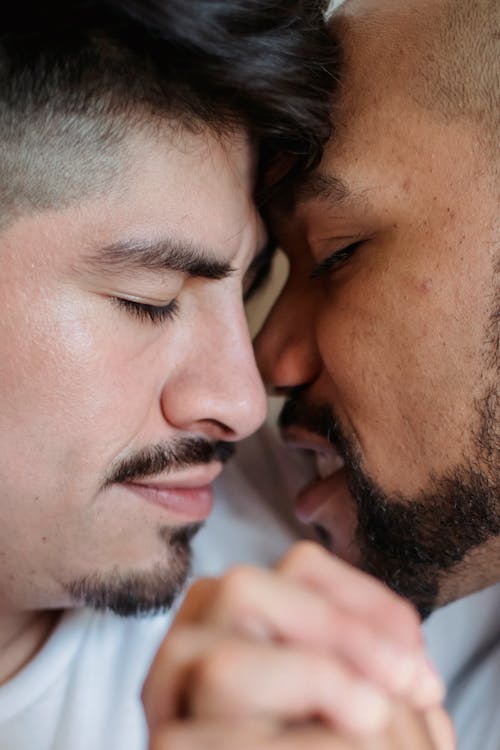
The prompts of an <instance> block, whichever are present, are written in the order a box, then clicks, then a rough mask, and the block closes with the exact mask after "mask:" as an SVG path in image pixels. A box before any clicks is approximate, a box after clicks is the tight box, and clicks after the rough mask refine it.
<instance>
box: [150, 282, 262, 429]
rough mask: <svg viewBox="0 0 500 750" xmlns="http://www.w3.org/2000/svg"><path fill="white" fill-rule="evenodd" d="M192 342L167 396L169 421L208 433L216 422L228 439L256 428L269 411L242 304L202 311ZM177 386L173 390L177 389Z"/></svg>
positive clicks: (192, 328) (165, 402)
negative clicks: (211, 311)
mask: <svg viewBox="0 0 500 750" xmlns="http://www.w3.org/2000/svg"><path fill="white" fill-rule="evenodd" d="M191 330H192V331H193V340H192V342H191V344H190V345H189V346H186V353H185V356H184V358H183V363H182V366H181V367H180V368H179V370H178V373H177V376H176V378H175V383H174V382H171V383H170V387H169V390H170V398H167V397H165V398H164V404H165V405H164V413H165V416H166V417H167V420H168V421H169V422H170V423H172V424H175V425H176V426H178V427H182V428H183V429H188V430H198V429H199V428H200V425H202V429H203V430H204V431H205V432H206V431H207V425H212V428H211V429H210V431H211V432H212V433H213V428H214V425H215V426H216V427H215V430H216V432H218V433H219V434H217V435H215V437H222V438H224V439H225V440H240V439H242V438H244V437H246V436H248V435H250V434H251V433H252V432H255V430H257V429H258V428H259V427H260V425H261V424H262V422H263V420H264V419H265V415H266V396H265V390H264V385H263V383H262V379H261V377H260V374H259V371H258V369H257V365H256V362H255V357H254V353H253V348H252V344H251V341H250V335H249V332H248V327H247V323H246V319H245V315H244V311H243V305H242V302H241V293H239V295H238V299H237V301H236V303H232V302H229V300H227V301H226V303H225V304H223V306H222V307H218V309H217V312H216V313H209V314H208V313H207V314H203V312H202V311H200V313H199V315H198V316H197V320H196V321H193V323H192V326H191ZM174 390H175V393H174Z"/></svg>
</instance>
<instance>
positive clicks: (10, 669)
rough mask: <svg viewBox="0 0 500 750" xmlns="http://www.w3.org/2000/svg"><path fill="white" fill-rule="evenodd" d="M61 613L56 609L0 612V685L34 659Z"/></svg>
mask: <svg viewBox="0 0 500 750" xmlns="http://www.w3.org/2000/svg"><path fill="white" fill-rule="evenodd" d="M60 614H61V613H60V611H58V610H50V611H41V612H17V613H9V614H4V613H0V685H3V684H4V683H6V682H8V681H9V680H11V679H12V678H13V677H15V675H16V674H17V673H18V672H20V671H21V670H22V669H23V667H25V666H26V664H28V663H29V662H30V661H31V660H32V659H33V658H34V657H35V656H36V654H37V653H38V651H40V649H41V648H42V646H43V644H44V643H45V641H46V640H47V638H48V637H49V635H50V633H51V632H52V630H53V628H54V626H55V624H56V623H57V620H58V619H59V617H60Z"/></svg>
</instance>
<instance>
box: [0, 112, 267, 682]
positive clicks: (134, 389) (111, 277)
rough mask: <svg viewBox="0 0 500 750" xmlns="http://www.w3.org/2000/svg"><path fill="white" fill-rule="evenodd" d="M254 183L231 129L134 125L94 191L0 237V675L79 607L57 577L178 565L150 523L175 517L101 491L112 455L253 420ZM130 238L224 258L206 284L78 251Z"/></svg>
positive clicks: (247, 428) (259, 393)
mask: <svg viewBox="0 0 500 750" xmlns="http://www.w3.org/2000/svg"><path fill="white" fill-rule="evenodd" d="M252 190H253V153H252V149H251V148H250V146H249V145H248V142H247V139H246V138H245V136H244V134H243V133H235V134H233V135H231V136H228V137H227V138H225V139H220V140H217V139H215V138H214V137H213V136H212V135H210V134H208V133H206V132H199V133H192V132H190V131H187V130H184V129H182V128H178V129H176V130H175V131H174V130H173V129H169V128H168V127H167V126H165V127H164V128H157V129H155V130H154V132H138V133H135V134H131V135H130V138H129V139H128V142H127V151H126V158H124V159H123V163H122V166H121V168H120V170H119V173H118V176H117V178H116V180H115V183H114V185H113V188H112V189H111V190H110V191H109V192H108V194H107V195H106V196H105V197H104V198H103V197H99V198H98V199H97V198H88V199H86V200H85V201H84V202H82V203H81V204H78V205H72V206H70V207H66V208H63V209H61V210H52V211H44V212H41V213H38V214H33V215H30V216H26V217H23V218H21V219H19V220H18V221H16V222H14V223H13V224H11V225H10V226H9V227H8V228H7V229H6V230H5V231H4V232H3V233H2V235H1V237H0V256H1V259H2V269H3V271H2V274H1V278H0V298H1V299H2V320H1V323H0V346H1V349H2V358H1V362H0V382H1V383H2V389H1V392H0V476H1V477H2V493H1V511H0V512H1V523H0V550H1V566H0V570H1V572H0V601H1V608H0V654H1V657H0V681H2V680H5V679H7V678H8V677H9V676H12V674H13V673H15V671H17V670H18V669H19V668H20V666H22V664H23V663H25V661H26V660H27V659H29V658H30V656H31V655H32V654H33V652H34V651H35V650H36V648H37V647H39V645H40V642H41V641H42V640H43V638H44V637H45V636H46V634H47V630H48V628H49V627H50V625H49V623H50V622H51V615H50V613H51V612H52V611H53V610H54V609H56V608H63V607H68V606H73V605H74V604H75V603H76V602H75V601H74V600H72V598H71V596H70V595H69V594H68V589H67V587H68V584H69V583H71V581H74V580H78V579H80V578H81V577H82V576H88V575H93V576H97V577H99V578H100V577H102V578H103V579H106V578H107V577H108V578H109V577H110V576H113V575H116V574H117V573H118V574H120V573H122V572H123V573H124V574H125V575H129V574H130V573H134V574H138V575H144V576H148V575H149V574H151V573H152V572H153V573H154V574H155V575H156V574H157V573H158V571H159V573H160V577H161V576H164V577H165V576H166V577H168V575H170V572H171V570H172V569H173V568H175V564H176V551H175V548H174V547H171V546H169V545H168V544H167V543H165V541H164V539H163V538H162V537H161V534H160V532H161V531H162V530H165V529H166V530H167V531H168V530H175V529H179V528H181V527H182V526H184V525H185V524H186V518H185V517H183V515H182V512H181V513H175V512H171V510H169V509H165V508H162V507H159V506H157V505H154V504H151V503H147V502H144V500H143V499H141V498H140V497H138V496H137V495H135V494H133V493H131V492H129V491H128V490H127V489H126V488H124V487H123V486H122V485H120V484H118V485H116V484H115V485H112V486H111V487H108V488H107V489H106V490H103V489H102V487H103V482H104V481H105V478H106V477H107V476H108V475H109V472H110V471H111V470H112V469H113V467H115V466H116V463H117V461H121V460H123V459H124V458H126V457H127V456H129V455H131V454H133V453H134V452H137V451H140V450H143V449H144V448H148V447H151V446H155V445H158V444H172V441H173V440H174V439H176V438H179V437H186V436H188V437H189V436H196V437H202V438H206V439H207V440H209V441H214V440H222V439H223V440H224V441H229V442H231V441H236V440H240V439H241V438H243V437H245V436H246V435H248V434H250V433H251V432H253V431H254V430H255V429H256V428H257V427H258V426H259V425H260V423H261V421H262V420H263V418H264V414H265V398H264V392H263V387H262V383H261V380H260V378H259V375H258V372H257V369H256V365H255V361H254V355H253V351H252V348H251V343H250V340H249V335H248V331H247V326H246V321H245V316H244V310H243V305H242V285H243V278H244V275H245V273H246V271H247V269H248V267H249V264H250V263H251V261H252V260H253V258H254V256H255V255H256V253H257V252H258V251H260V249H261V248H262V245H263V244H264V243H265V233H264V230H263V226H262V223H261V220H260V218H259V216H258V214H257V212H256V209H255V207H254V205H253V201H252ZM130 238H133V239H134V241H151V240H156V239H158V238H169V239H172V238H174V239H176V240H178V241H184V242H187V241H188V242H190V243H192V244H193V245H199V246H202V247H203V248H206V253H210V255H211V257H212V258H213V259H214V260H215V261H218V262H220V263H223V264H229V265H230V266H231V268H232V269H233V271H232V272H231V273H230V274H229V275H227V277H226V278H224V279H221V280H213V279H209V278H203V277H201V276H197V275H190V274H187V273H181V272H175V271H169V270H163V271H158V270H156V271H155V272H153V271H144V270H140V269H136V268H134V267H132V266H130V264H128V263H127V261H125V262H124V263H123V264H122V265H119V264H118V265H117V266H116V267H112V268H110V267H109V266H108V267H105V266H103V267H100V265H99V263H95V262H94V263H93V264H89V262H88V258H89V256H92V257H93V258H94V260H95V258H99V257H100V256H99V254H100V252H101V250H100V248H102V247H104V246H109V245H110V244H113V243H117V242H119V241H122V240H130ZM115 297H129V298H132V299H136V300H138V301H140V302H147V303H149V304H152V305H165V304H167V303H169V302H170V301H171V300H172V299H174V298H175V299H176V300H177V302H178V305H179V311H178V315H177V316H176V318H175V319H173V320H165V321H163V322H160V323H153V322H152V321H151V320H149V319H147V318H145V319H142V318H140V317H138V316H137V315H135V314H133V312H131V311H130V310H129V309H124V308H122V307H119V306H118V305H117V304H116V303H115V302H114V298H115ZM215 351H216V352H217V356H214V352H215ZM214 467H215V468H214ZM198 468H199V467H198ZM209 468H210V469H211V470H214V471H215V472H217V471H219V470H220V465H219V464H216V463H214V462H212V464H211V465H210V466H209ZM202 469H203V467H202ZM203 471H205V469H203ZM174 473H175V472H174ZM186 473H189V470H184V474H186ZM175 475H176V476H179V477H181V476H184V475H183V473H182V471H178V472H177V473H175ZM204 476H205V475H204ZM181 572H182V571H181Z"/></svg>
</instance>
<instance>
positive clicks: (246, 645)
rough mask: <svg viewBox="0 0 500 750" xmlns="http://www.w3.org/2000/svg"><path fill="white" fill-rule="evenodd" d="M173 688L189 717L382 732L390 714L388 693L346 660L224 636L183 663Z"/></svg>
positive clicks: (358, 732) (361, 732)
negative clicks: (316, 721)
mask: <svg viewBox="0 0 500 750" xmlns="http://www.w3.org/2000/svg"><path fill="white" fill-rule="evenodd" d="M170 689H171V688H170ZM175 689H176V690H177V691H178V693H179V702H178V705H180V704H182V706H183V708H184V710H185V711H186V712H187V714H188V715H189V716H193V717H197V718H210V719H228V720H235V719H250V718H254V719H267V720H268V721H270V722H274V723H275V724H277V725H280V724H281V723H283V722H288V721H294V722H297V721H298V722H301V721H307V720H310V719H312V718H319V719H321V720H322V721H324V722H325V723H328V724H329V725H330V726H333V727H338V728H339V729H341V730H342V731H343V732H346V733H348V734H364V733H368V732H375V731H377V730H379V729H380V728H381V727H382V726H383V725H384V723H386V722H387V720H388V717H389V710H390V705H389V701H388V699H386V698H385V696H384V695H383V693H381V692H380V691H378V690H376V689H375V688H374V687H372V686H371V685H370V684H369V683H367V682H365V681H362V680H360V679H359V677H357V676H355V675H353V673H352V671H351V670H349V669H348V668H347V667H346V666H345V665H343V664H342V663H339V662H336V661H334V660H332V659H330V658H328V657H325V656H324V655H321V654H312V653H311V652H309V651H305V650H303V649H300V648H298V647H288V646H286V645H284V644H283V645H281V646H276V645H275V644H270V643H266V642H259V643H253V642H250V641H246V640H238V639H235V638H233V639H231V638H227V637H226V638H224V639H221V640H220V641H219V642H218V643H212V644H211V646H210V649H209V650H208V651H206V652H204V653H201V654H199V656H198V658H197V659H195V660H192V659H190V660H189V662H188V663H186V664H185V665H179V666H178V676H177V677H176V687H175Z"/></svg>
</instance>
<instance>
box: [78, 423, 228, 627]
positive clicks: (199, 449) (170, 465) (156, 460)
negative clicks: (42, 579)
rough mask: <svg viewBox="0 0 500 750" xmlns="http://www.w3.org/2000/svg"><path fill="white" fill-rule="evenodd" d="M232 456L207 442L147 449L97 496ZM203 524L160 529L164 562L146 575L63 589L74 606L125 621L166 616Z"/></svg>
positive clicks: (119, 574) (99, 575)
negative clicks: (115, 487)
mask: <svg viewBox="0 0 500 750" xmlns="http://www.w3.org/2000/svg"><path fill="white" fill-rule="evenodd" d="M233 453H234V446H233V445H232V444H231V443H225V442H222V441H218V442H210V441H209V440H206V439H205V438H202V437H192V438H180V439H177V440H173V441H171V442H170V443H161V444H158V445H154V446H150V447H146V448H143V449H142V450H138V451H136V452H135V453H133V454H130V455H129V456H127V457H126V458H123V459H120V460H119V461H117V462H116V464H115V465H114V466H112V467H111V470H110V471H109V472H108V475H107V476H106V477H105V479H104V481H103V482H102V485H101V491H106V490H108V489H109V488H110V487H111V486H112V485H114V484H121V483H123V482H134V481H138V480H144V479H147V478H148V477H154V476H157V475H158V474H160V473H164V472H168V471H172V470H174V469H177V470H178V469H184V468H188V467H190V466H196V465H199V464H204V463H210V462H211V461H220V462H222V463H224V462H225V461H227V460H228V459H229V458H230V456H231V455H232V454H233ZM202 525H203V524H200V523H192V524H185V525H183V526H180V527H169V526H162V527H161V528H160V529H159V532H158V533H159V536H160V538H161V540H162V542H163V543H164V545H165V550H166V553H167V554H166V559H165V562H164V563H157V564H156V565H155V566H154V567H152V568H150V569H149V570H147V571H140V572H139V571H136V570H128V571H127V570H125V571H123V570H120V569H119V568H118V567H114V568H112V569H111V570H110V571H107V572H95V573H92V574H90V575H86V576H83V577H81V578H78V579H76V580H73V581H70V582H69V583H67V584H66V585H65V587H64V588H65V590H66V592H67V593H68V594H69V595H70V596H71V598H72V600H73V601H74V602H76V603H77V604H84V605H86V606H89V607H93V608H94V609H97V610H110V611H112V612H114V613H115V614H117V615H121V616H123V617H129V616H135V615H140V614H145V613H155V612H162V611H166V610H167V609H169V608H170V607H171V606H172V604H173V603H174V601H175V599H176V598H177V596H178V595H179V593H180V592H181V590H182V588H183V586H184V584H185V582H186V579H187V578H188V576H189V573H190V569H191V547H190V543H191V540H192V538H193V536H194V535H195V534H196V532H197V531H198V530H199V529H200V528H201V526H202Z"/></svg>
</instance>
